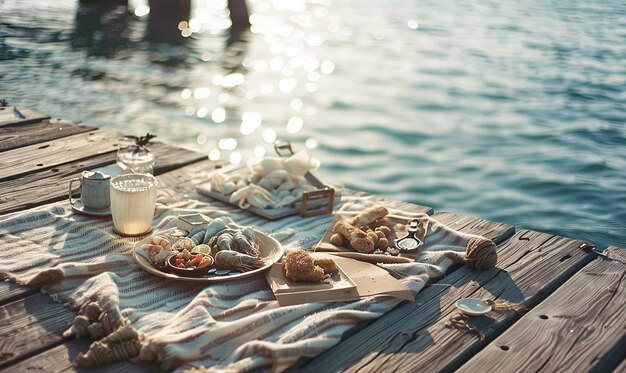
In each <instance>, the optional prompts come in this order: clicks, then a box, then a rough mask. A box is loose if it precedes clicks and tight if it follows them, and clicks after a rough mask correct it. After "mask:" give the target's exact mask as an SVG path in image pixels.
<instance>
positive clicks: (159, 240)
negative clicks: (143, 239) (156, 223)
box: [152, 234, 172, 249]
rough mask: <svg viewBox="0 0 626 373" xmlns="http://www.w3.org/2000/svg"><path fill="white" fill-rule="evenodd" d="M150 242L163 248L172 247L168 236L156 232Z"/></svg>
mask: <svg viewBox="0 0 626 373" xmlns="http://www.w3.org/2000/svg"><path fill="white" fill-rule="evenodd" d="M152 243H153V244H155V245H159V246H161V247H162V248H164V249H171V248H172V244H171V243H170V240H169V238H168V237H166V236H163V235H158V234H157V235H156V236H152Z"/></svg>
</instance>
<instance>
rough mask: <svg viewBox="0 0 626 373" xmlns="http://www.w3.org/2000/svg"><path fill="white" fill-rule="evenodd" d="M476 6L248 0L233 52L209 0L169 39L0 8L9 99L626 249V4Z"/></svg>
mask: <svg viewBox="0 0 626 373" xmlns="http://www.w3.org/2000/svg"><path fill="white" fill-rule="evenodd" d="M475 3H476V2H474V1H465V0H462V1H454V2H444V3H442V2H439V1H432V0H424V1H417V0H412V1H408V0H407V1H397V2H393V6H391V5H390V4H391V3H389V2H387V1H382V0H373V1H366V2H363V1H356V0H343V1H331V0H311V1H300V0H271V1H268V0H254V1H251V0H250V1H249V2H248V6H249V8H250V11H251V21H252V33H251V34H249V35H248V36H247V37H246V38H245V40H243V41H237V40H233V38H231V37H230V34H229V32H228V29H229V26H230V20H229V17H228V13H227V10H226V3H225V1H220V0H194V1H193V7H192V12H191V19H190V20H189V22H187V23H182V24H180V30H175V32H173V33H163V32H154V29H152V28H151V27H148V26H149V21H148V20H149V18H150V14H146V13H147V11H148V8H147V7H146V4H145V3H144V2H142V1H131V3H130V8H129V9H128V11H126V12H125V11H124V8H119V9H117V10H116V11H108V12H102V13H98V12H95V13H94V12H93V11H89V10H88V9H87V10H86V9H84V8H79V6H78V1H77V0H57V1H42V0H40V1H36V0H19V1H18V0H4V1H3V0H0V96H2V97H6V98H7V99H8V100H9V101H10V102H11V103H12V104H16V105H22V106H28V107H33V108H36V109H37V110H39V111H41V112H44V113H47V114H50V115H53V116H59V117H63V118H68V119H74V120H83V121H85V122H88V123H91V124H94V125H97V126H101V127H110V128H115V129H119V130H121V131H124V132H127V133H128V132H130V133H134V134H142V133H143V134H145V132H147V131H150V132H152V133H156V134H157V135H158V136H159V138H160V139H161V140H163V141H165V142H168V143H171V144H175V145H181V146H185V147H187V148H190V149H194V150H197V151H201V152H204V153H206V154H207V155H208V156H209V157H210V158H212V159H219V158H221V159H226V160H229V161H230V162H232V163H239V162H245V161H246V160H247V159H249V158H251V157H254V156H257V157H258V156H263V155H265V154H269V153H271V151H272V150H271V149H272V146H271V143H272V142H273V141H274V139H275V138H285V139H289V140H291V141H292V142H295V144H296V146H297V147H298V148H308V149H309V150H310V152H312V153H313V154H314V155H315V156H316V157H318V158H320V159H321V160H322V162H323V166H322V170H321V171H320V174H321V176H322V177H323V178H324V179H325V180H328V181H332V182H338V183H343V184H345V185H347V186H349V187H352V188H355V189H360V190H366V191H369V192H373V193H379V194H383V195H387V196H391V197H395V198H400V199H403V200H407V201H411V202H416V203H420V204H424V205H429V206H432V207H434V208H435V209H436V210H448V211H456V212H462V213H465V214H471V215H475V216H480V217H484V218H488V219H492V220H497V221H502V222H506V223H509V224H514V225H515V226H517V227H518V228H522V227H524V228H532V229H537V230H541V231H548V232H553V233H557V234H561V235H565V236H569V237H574V238H580V239H587V240H591V241H593V242H596V243H597V244H599V245H600V246H601V247H605V246H608V245H611V244H613V245H620V246H622V247H626V128H625V124H626V63H625V61H626V16H625V14H626V5H625V4H624V2H623V1H605V2H584V1H576V0H571V1H546V0H542V1H534V0H530V1H509V0H504V1H499V2H484V3H483V2H481V3H480V4H475ZM154 13H155V12H154V10H153V11H152V14H154ZM182 34H184V35H185V36H186V37H183V36H182ZM164 42H166V43H164ZM172 43H174V44H172Z"/></svg>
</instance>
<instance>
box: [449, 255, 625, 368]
mask: <svg viewBox="0 0 626 373" xmlns="http://www.w3.org/2000/svg"><path fill="white" fill-rule="evenodd" d="M605 253H608V254H609V256H610V257H611V258H614V259H615V260H608V259H606V258H604V257H602V256H598V258H597V259H595V260H594V261H593V262H591V263H589V264H588V265H587V266H586V267H585V268H583V269H582V270H581V271H580V272H578V273H576V274H575V275H574V276H573V277H572V278H571V279H569V280H568V281H567V282H566V283H565V284H564V285H563V286H561V287H560V288H558V289H557V290H556V291H555V292H554V293H553V294H551V295H550V296H549V297H548V298H547V299H546V300H545V301H543V302H541V304H539V305H538V306H537V307H535V308H534V309H532V310H531V311H530V312H528V314H526V315H525V316H524V317H522V318H521V319H520V320H519V321H518V322H516V323H515V325H513V326H512V327H511V328H509V329H508V330H506V331H505V332H504V333H503V334H502V335H500V336H499V337H498V338H496V339H495V340H494V341H493V342H492V343H490V344H489V345H488V346H486V347H485V348H484V349H483V350H482V351H481V352H480V353H478V354H477V355H476V356H474V357H473V358H472V359H471V360H470V361H468V362H467V363H466V364H464V365H463V366H462V367H461V369H460V370H459V371H460V372H477V371H479V370H480V371H492V372H529V371H540V370H541V371H546V372H587V371H596V372H610V371H612V370H613V369H615V368H616V366H617V365H618V364H619V363H620V362H621V361H622V360H623V359H624V358H626V314H625V313H624V310H625V309H626V250H624V249H620V248H616V247H610V248H609V249H607V250H606V251H605Z"/></svg>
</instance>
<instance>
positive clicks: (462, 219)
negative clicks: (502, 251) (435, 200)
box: [433, 211, 515, 244]
mask: <svg viewBox="0 0 626 373" xmlns="http://www.w3.org/2000/svg"><path fill="white" fill-rule="evenodd" d="M433 218H435V219H437V220H439V221H440V222H441V223H443V224H445V225H447V226H449V227H450V228H453V229H456V230H458V231H461V232H464V233H471V234H479V235H482V236H484V237H487V238H489V239H491V240H492V241H493V242H495V243H496V244H499V243H501V242H504V241H505V240H506V239H507V238H509V237H511V236H512V235H513V234H514V233H515V227H514V226H512V225H508V224H504V223H498V222H493V221H489V220H485V219H480V218H476V217H471V216H466V215H461V214H457V213H454V212H446V211H441V212H437V213H435V214H434V215H433Z"/></svg>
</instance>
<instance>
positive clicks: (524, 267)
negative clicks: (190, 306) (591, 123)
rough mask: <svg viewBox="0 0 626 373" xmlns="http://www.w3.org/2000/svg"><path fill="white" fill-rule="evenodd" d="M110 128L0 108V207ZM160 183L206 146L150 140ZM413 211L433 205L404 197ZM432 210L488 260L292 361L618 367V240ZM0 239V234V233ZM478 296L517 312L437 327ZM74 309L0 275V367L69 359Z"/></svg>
mask: <svg viewBox="0 0 626 373" xmlns="http://www.w3.org/2000/svg"><path fill="white" fill-rule="evenodd" d="M120 136H121V134H118V133H116V132H114V131H111V130H103V129H96V128H93V127H89V126H85V125H82V124H79V123H74V122H70V121H64V120H59V119H50V118H49V117H47V116H46V115H42V114H40V113H37V112H35V111H33V110H28V109H25V108H19V109H18V111H17V112H16V111H15V110H13V108H12V107H4V108H0V219H3V217H6V216H9V215H11V214H13V213H16V212H19V211H22V210H24V209H28V208H31V207H36V206H40V205H43V204H47V203H52V202H56V201H60V200H64V199H65V198H66V193H67V184H68V182H69V180H70V179H71V178H73V177H76V176H77V175H78V174H79V173H80V172H82V171H83V170H87V169H93V168H97V167H101V166H105V165H110V164H113V163H114V162H115V149H116V142H117V139H118V138H119V137H120ZM152 150H153V151H154V152H156V157H157V165H156V168H155V174H157V175H158V179H159V181H160V183H161V185H165V186H170V187H175V188H176V190H177V191H180V192H181V193H191V192H192V191H193V189H194V183H196V182H198V180H197V179H194V178H193V175H194V174H196V173H197V172H198V171H200V170H207V169H210V168H212V167H215V163H213V162H210V161H208V160H206V157H205V156H203V155H201V154H197V153H193V152H190V151H187V150H183V149H178V148H174V147H171V146H167V145H164V144H155V145H154V146H153V147H152ZM407 207H408V208H410V209H411V210H413V211H422V212H429V213H432V209H430V208H428V207H425V206H417V205H411V204H407ZM434 215H435V216H436V217H437V218H438V219H440V220H441V221H443V222H445V223H447V224H449V225H451V226H453V227H455V228H457V229H459V230H462V231H464V232H471V233H477V234H482V235H485V236H488V237H490V238H492V239H493V240H494V241H495V242H496V243H498V244H499V248H498V250H499V253H498V254H499V257H498V266H497V268H494V269H490V270H486V271H472V270H470V269H468V268H465V267H461V268H456V269H455V270H454V271H452V273H450V274H449V275H448V276H446V277H445V278H443V279H442V280H441V281H440V283H438V284H434V285H431V286H428V287H427V288H426V289H425V290H424V291H422V292H421V293H420V294H419V296H418V298H417V299H416V301H415V302H412V303H411V302H404V303H402V304H401V305H400V306H398V307H397V308H396V309H395V310H393V311H392V312H389V313H388V314H386V315H385V316H383V317H381V318H380V319H378V320H376V321H374V322H372V323H370V324H369V325H361V326H359V327H357V328H355V330H352V331H351V332H350V333H348V335H346V336H344V338H343V340H342V342H340V343H339V344H338V345H337V346H335V347H333V348H332V349H330V350H328V351H326V352H325V353H323V354H321V355H319V356H317V357H315V358H313V359H311V360H308V361H304V362H301V363H300V364H298V365H296V366H295V367H294V368H292V370H294V371H295V370H298V371H300V370H302V371H309V372H329V371H357V370H362V371H452V370H459V371H463V372H474V371H478V370H479V369H480V370H483V371H489V370H491V371H507V372H508V371H529V370H533V371H536V370H543V371H590V370H592V371H611V370H615V371H625V370H626V313H625V312H624V309H626V280H625V278H626V251H624V250H623V249H618V248H610V249H608V250H607V251H606V252H607V253H608V254H609V256H610V257H612V258H614V260H611V259H607V258H605V257H603V256H598V255H596V254H594V253H593V252H586V251H584V250H582V249H581V244H583V242H582V241H578V240H573V239H569V238H564V237H558V236H555V235H552V234H548V233H540V232H534V231H528V230H521V231H519V232H515V229H514V228H513V227H512V226H509V225H506V224H501V223H495V222H489V221H486V220H482V219H479V218H473V217H467V216H462V215H458V214H454V213H448V212H435V213H434ZM0 239H2V238H1V236H0ZM468 296H477V297H481V298H485V297H489V298H496V299H501V300H507V301H510V302H515V303H522V304H524V305H526V306H527V307H529V308H530V311H529V312H528V313H527V314H525V315H524V316H520V315H517V314H515V313H501V314H498V315H496V316H492V317H481V318H475V319H474V320H472V325H474V326H475V327H477V328H478V329H480V330H481V331H482V332H483V334H484V338H482V339H481V338H478V337H477V336H476V335H473V334H464V333H462V332H459V331H458V330H455V329H449V328H446V327H445V325H444V324H445V322H446V320H447V319H448V317H449V316H450V315H451V314H452V313H453V312H454V311H455V309H454V302H455V301H456V300H458V299H459V298H462V297H468ZM74 316H75V315H74V313H73V312H72V311H70V310H69V309H68V308H66V307H64V306H63V305H61V304H58V303H54V302H53V301H52V300H51V299H50V297H49V296H48V295H46V294H42V293H40V292H39V289H38V288H35V287H24V286H17V285H14V284H11V283H8V282H3V283H0V369H4V370H7V371H11V372H22V371H46V372H51V371H77V370H79V369H77V368H76V367H74V366H73V364H72V361H73V359H74V358H75V357H76V355H77V354H78V353H79V352H82V351H85V350H86V349H87V347H88V346H89V344H90V341H87V340H75V339H71V338H66V337H63V335H62V333H63V331H64V330H66V329H67V328H68V327H69V326H70V325H71V323H72V320H73V318H74ZM98 370H106V371H112V370H114V371H117V372H152V371H158V370H160V369H159V367H158V366H156V365H154V364H153V365H141V366H139V365H132V364H129V363H117V364H114V365H111V366H108V367H106V368H105V369H98Z"/></svg>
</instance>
